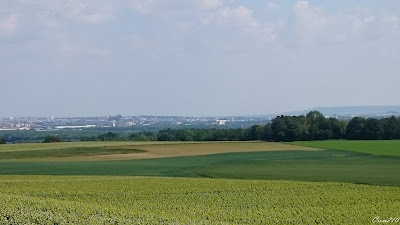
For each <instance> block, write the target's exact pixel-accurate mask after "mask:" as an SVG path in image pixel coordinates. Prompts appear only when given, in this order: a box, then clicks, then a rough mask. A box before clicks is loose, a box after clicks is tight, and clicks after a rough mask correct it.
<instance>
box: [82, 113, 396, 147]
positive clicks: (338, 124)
mask: <svg viewBox="0 0 400 225" xmlns="http://www.w3.org/2000/svg"><path fill="white" fill-rule="evenodd" d="M330 139H349V140H381V139H383V140H390V139H400V118H396V117H394V116H393V117H390V118H383V119H375V118H363V117H354V118H353V119H351V120H350V121H343V120H338V119H336V118H326V117H325V116H324V115H323V114H322V113H320V112H318V111H311V112H309V113H308V114H307V115H305V116H304V115H301V116H278V117H276V118H275V119H273V120H272V121H271V123H269V124H266V125H254V126H252V127H250V128H247V129H165V130H160V131H158V132H139V133H133V134H131V135H130V136H128V137H126V136H125V137H124V136H120V135H119V134H116V133H112V132H109V133H106V134H102V135H99V136H97V137H92V138H86V139H82V141H116V140H131V141H252V140H264V141H287V142H290V141H311V140H330Z"/></svg>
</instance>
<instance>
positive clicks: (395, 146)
mask: <svg viewBox="0 0 400 225" xmlns="http://www.w3.org/2000/svg"><path fill="white" fill-rule="evenodd" d="M294 145H297V146H307V147H314V148H322V149H332V150H348V151H354V152H362V153H367V154H373V155H386V156H400V140H385V141H347V140H340V141H336V140H333V141H302V142H295V143H294Z"/></svg>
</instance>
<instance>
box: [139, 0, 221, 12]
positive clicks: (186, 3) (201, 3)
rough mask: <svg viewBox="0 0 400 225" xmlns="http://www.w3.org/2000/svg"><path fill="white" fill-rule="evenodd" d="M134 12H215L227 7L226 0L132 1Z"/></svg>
mask: <svg viewBox="0 0 400 225" xmlns="http://www.w3.org/2000/svg"><path fill="white" fill-rule="evenodd" d="M131 5H132V8H133V10H135V11H136V12H139V13H141V14H150V13H154V12H158V13H159V12H166V11H180V10H213V9H217V8H219V7H222V6H223V5H225V1H224V0H168V1H165V0H131Z"/></svg>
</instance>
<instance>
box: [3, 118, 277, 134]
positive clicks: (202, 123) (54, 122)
mask: <svg viewBox="0 0 400 225" xmlns="http://www.w3.org/2000/svg"><path fill="white" fill-rule="evenodd" d="M270 120H271V118H269V117H179V116H121V115H116V116H103V117H76V118H56V117H54V116H51V117H20V118H15V117H9V118H3V119H1V120H0V130H36V131H52V130H62V129H86V128H107V127H204V128H209V127H227V128H233V127H236V128H241V127H248V126H251V125H253V124H266V123H268V122H269V121H270Z"/></svg>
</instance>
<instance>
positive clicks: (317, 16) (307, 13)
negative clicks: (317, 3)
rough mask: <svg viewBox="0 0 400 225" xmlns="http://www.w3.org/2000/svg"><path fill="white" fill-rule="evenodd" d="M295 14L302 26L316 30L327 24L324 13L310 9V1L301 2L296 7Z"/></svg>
mask: <svg viewBox="0 0 400 225" xmlns="http://www.w3.org/2000/svg"><path fill="white" fill-rule="evenodd" d="M294 12H295V14H296V16H297V18H298V19H299V22H300V23H301V25H302V26H304V27H307V28H311V29H315V28H321V27H323V26H325V25H326V24H327V19H326V17H325V15H324V14H323V12H321V11H320V10H317V9H315V8H312V7H310V4H309V3H308V1H299V2H297V3H296V4H295V6H294Z"/></svg>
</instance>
